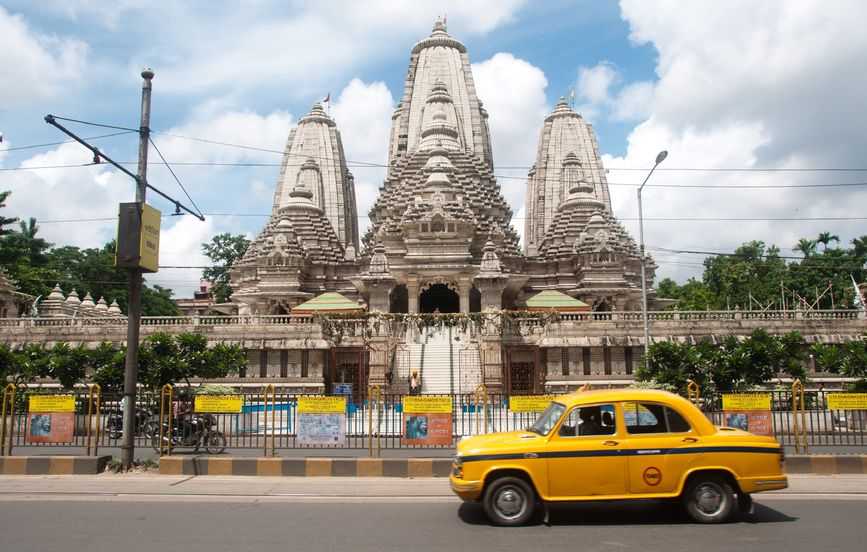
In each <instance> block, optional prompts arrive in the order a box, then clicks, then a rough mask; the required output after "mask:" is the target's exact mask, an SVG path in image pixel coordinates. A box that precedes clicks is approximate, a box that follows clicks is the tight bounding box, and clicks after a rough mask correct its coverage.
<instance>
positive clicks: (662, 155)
mask: <svg viewBox="0 0 867 552" xmlns="http://www.w3.org/2000/svg"><path fill="white" fill-rule="evenodd" d="M666 157H668V152H667V151H666V150H662V151H661V152H659V153H658V154H657V155H656V163H654V164H653V168H652V169H650V172H649V173H647V176H646V177H644V182H642V183H641V186H639V187H638V239H639V241H640V242H641V319H642V320H643V322H644V363H645V366H649V363H650V361H649V359H648V356H647V354H648V351H649V350H650V329H649V326H648V323H647V276H645V267H644V265H645V264H646V259H647V257H646V255H645V253H644V213H643V211H642V209H641V190H643V189H644V185H645V184H647V181H648V180H650V175H652V174H653V171H655V170H656V167H658V166H659V164H660V163H662V162H663V161H665V158H666Z"/></svg>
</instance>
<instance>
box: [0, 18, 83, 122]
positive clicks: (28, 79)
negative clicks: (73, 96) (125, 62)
mask: <svg viewBox="0 0 867 552" xmlns="http://www.w3.org/2000/svg"><path fill="white" fill-rule="evenodd" d="M0 37H3V41H2V44H0V67H2V68H3V69H2V71H0V108H2V109H7V108H10V107H19V106H23V105H28V104H33V103H36V102H39V101H41V100H45V99H47V98H52V97H55V96H58V95H59V94H61V93H63V92H68V91H69V88H70V87H74V86H76V85H77V84H78V83H79V81H80V80H81V74H82V71H83V69H84V68H85V64H86V61H87V53H88V47H87V44H85V43H84V42H81V41H79V40H72V39H66V38H60V37H57V36H49V35H42V34H38V33H35V32H34V31H32V30H31V29H30V27H29V25H28V24H27V22H26V21H25V20H24V19H23V18H22V17H20V16H16V15H12V14H10V13H9V12H8V11H6V9H4V8H3V7H2V6H0Z"/></svg>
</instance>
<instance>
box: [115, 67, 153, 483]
mask: <svg viewBox="0 0 867 552" xmlns="http://www.w3.org/2000/svg"><path fill="white" fill-rule="evenodd" d="M141 76H142V79H144V80H143V82H142V88H141V124H140V126H139V146H138V174H137V175H136V188H135V201H136V203H138V213H139V220H141V213H142V208H143V207H144V203H145V195H146V193H147V171H148V146H149V141H150V121H151V80H152V79H153V78H154V72H153V71H151V70H150V69H145V70H144V71H142V72H141ZM141 293H142V270H141V268H130V269H129V305H128V307H127V331H126V364H125V369H124V377H123V398H124V405H123V443H122V445H121V464H122V465H123V468H124V469H126V470H128V469H130V468H131V467H132V463H133V459H134V457H135V403H136V392H137V386H138V342H139V325H140V324H141Z"/></svg>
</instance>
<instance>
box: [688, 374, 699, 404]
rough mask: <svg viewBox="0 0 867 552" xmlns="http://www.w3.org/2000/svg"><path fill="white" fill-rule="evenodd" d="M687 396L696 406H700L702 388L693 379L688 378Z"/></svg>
mask: <svg viewBox="0 0 867 552" xmlns="http://www.w3.org/2000/svg"><path fill="white" fill-rule="evenodd" d="M686 398H687V399H689V402H691V403H692V404H694V405H696V406H698V401H699V400H700V399H701V388H700V387H699V386H698V384H697V383H696V382H694V381H692V380H691V379H688V380H686Z"/></svg>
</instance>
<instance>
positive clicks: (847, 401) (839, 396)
mask: <svg viewBox="0 0 867 552" xmlns="http://www.w3.org/2000/svg"><path fill="white" fill-rule="evenodd" d="M827 399H828V408H829V409H830V410H867V393H829V394H828V395H827Z"/></svg>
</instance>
